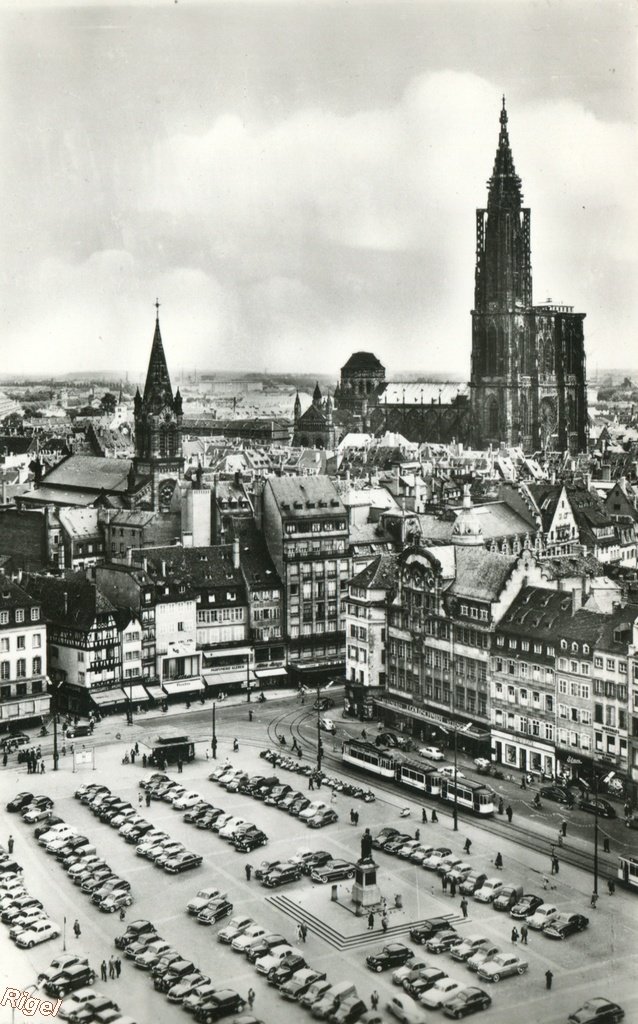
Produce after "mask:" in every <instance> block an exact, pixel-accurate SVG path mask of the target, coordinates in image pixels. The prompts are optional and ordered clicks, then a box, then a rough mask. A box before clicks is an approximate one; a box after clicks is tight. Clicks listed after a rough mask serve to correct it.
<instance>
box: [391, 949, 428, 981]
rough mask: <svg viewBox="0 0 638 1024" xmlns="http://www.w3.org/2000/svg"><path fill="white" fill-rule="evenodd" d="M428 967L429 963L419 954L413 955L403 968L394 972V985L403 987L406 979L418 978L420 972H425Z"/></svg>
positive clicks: (398, 968)
mask: <svg viewBox="0 0 638 1024" xmlns="http://www.w3.org/2000/svg"><path fill="white" fill-rule="evenodd" d="M426 967H427V962H426V961H425V960H424V959H423V957H421V956H419V955H418V954H416V955H415V954H412V956H411V957H410V959H409V960H406V962H405V963H404V964H402V966H401V967H397V968H396V970H394V971H393V972H392V984H393V985H403V982H404V981H405V980H406V978H411V977H416V976H417V974H418V973H419V971H422V970H424V969H425V968H426Z"/></svg>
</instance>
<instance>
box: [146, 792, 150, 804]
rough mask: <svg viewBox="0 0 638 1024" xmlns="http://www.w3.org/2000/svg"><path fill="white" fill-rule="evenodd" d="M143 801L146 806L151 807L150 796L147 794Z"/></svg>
mask: <svg viewBox="0 0 638 1024" xmlns="http://www.w3.org/2000/svg"><path fill="white" fill-rule="evenodd" d="M145 799H146V806H147V807H150V806H151V794H150V793H147V794H146V797H145Z"/></svg>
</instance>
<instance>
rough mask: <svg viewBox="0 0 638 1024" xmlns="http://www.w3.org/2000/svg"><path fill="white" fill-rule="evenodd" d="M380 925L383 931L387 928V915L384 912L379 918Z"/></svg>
mask: <svg viewBox="0 0 638 1024" xmlns="http://www.w3.org/2000/svg"><path fill="white" fill-rule="evenodd" d="M381 927H382V928H383V931H384V932H387V930H388V915H387V914H384V915H383V917H382V918H381Z"/></svg>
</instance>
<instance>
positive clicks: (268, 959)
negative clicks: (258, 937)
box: [255, 946, 303, 974]
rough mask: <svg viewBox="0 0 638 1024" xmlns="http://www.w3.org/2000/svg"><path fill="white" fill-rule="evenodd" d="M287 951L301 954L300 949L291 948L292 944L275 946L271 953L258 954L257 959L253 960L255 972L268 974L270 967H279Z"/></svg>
mask: <svg viewBox="0 0 638 1024" xmlns="http://www.w3.org/2000/svg"><path fill="white" fill-rule="evenodd" d="M287 953H297V954H298V955H299V956H303V953H302V952H301V950H299V949H293V947H292V946H276V947H275V948H274V949H273V950H272V952H271V953H268V954H267V955H266V956H260V957H259V959H258V960H255V967H256V968H257V973H258V974H268V971H269V970H270V969H271V968H272V967H279V964H280V962H281V961H282V960H283V958H284V957H285V956H286V954H287Z"/></svg>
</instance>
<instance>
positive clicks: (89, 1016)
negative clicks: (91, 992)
mask: <svg viewBox="0 0 638 1024" xmlns="http://www.w3.org/2000/svg"><path fill="white" fill-rule="evenodd" d="M107 1010H119V1006H118V1005H117V1003H115V1002H113V1000H112V999H109V997H108V996H95V997H94V998H93V999H87V1001H86V1002H85V1003H84V1005H83V1006H81V1007H79V1009H77V1010H74V1011H73V1013H72V1014H71V1016H70V1017H69V1020H70V1021H71V1022H72V1024H90V1022H91V1021H99V1020H100V1018H101V1017H102V1015H103V1014H106V1012H107Z"/></svg>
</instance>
